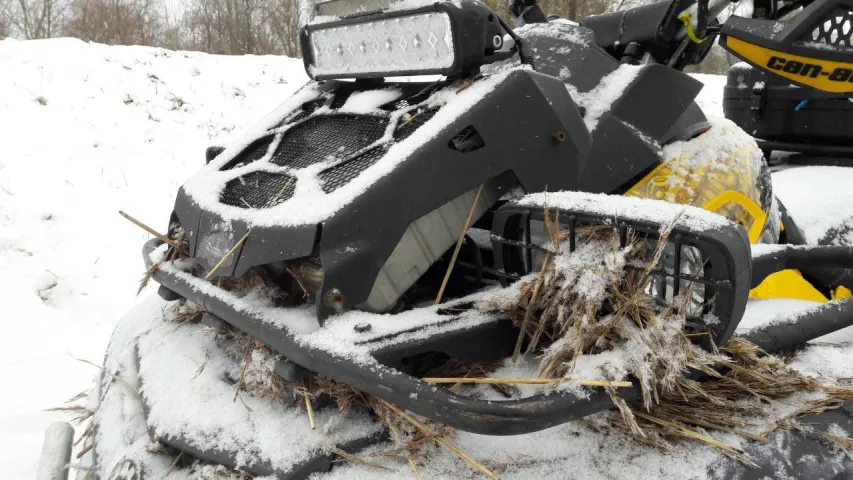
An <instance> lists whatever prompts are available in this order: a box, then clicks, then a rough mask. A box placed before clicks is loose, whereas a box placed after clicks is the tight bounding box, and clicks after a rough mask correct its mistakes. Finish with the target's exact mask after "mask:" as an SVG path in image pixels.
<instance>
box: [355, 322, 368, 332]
mask: <svg viewBox="0 0 853 480" xmlns="http://www.w3.org/2000/svg"><path fill="white" fill-rule="evenodd" d="M372 328H373V325H371V324H369V323H367V322H363V323H357V324H356V325H355V327H354V330H355V331H356V332H358V333H365V332H369V331H370V329H372Z"/></svg>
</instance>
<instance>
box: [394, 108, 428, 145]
mask: <svg viewBox="0 0 853 480" xmlns="http://www.w3.org/2000/svg"><path fill="white" fill-rule="evenodd" d="M437 111H438V109H437V108H429V109H426V110H421V111H419V112H415V113H412V114H410V115H409V116H408V117H407V116H406V115H403V118H401V119H400V123H398V124H397V128H396V129H395V130H394V140H403V139H405V138H407V137H408V136H409V135H411V134H412V133H414V132H415V130H417V129H418V128H420V127H421V126H422V125H423V124H425V123H426V122H427V121H428V120H429V119H431V118H432V117H433V116H435V112H437Z"/></svg>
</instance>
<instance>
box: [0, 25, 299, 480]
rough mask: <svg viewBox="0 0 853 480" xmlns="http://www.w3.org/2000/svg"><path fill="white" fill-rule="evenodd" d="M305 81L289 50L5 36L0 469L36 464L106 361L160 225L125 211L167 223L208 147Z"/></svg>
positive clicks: (0, 100) (16, 473) (0, 77)
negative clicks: (48, 436)
mask: <svg viewBox="0 0 853 480" xmlns="http://www.w3.org/2000/svg"><path fill="white" fill-rule="evenodd" d="M306 80H307V77H306V76H305V74H304V72H303V67H302V62H301V61H300V60H296V59H290V58H281V57H272V56H266V57H253V56H248V57H225V56H213V55H206V54H201V53H189V52H187V53H185V52H170V51H166V50H162V49H155V48H147V47H107V46H103V45H95V44H86V43H84V42H81V41H78V40H72V39H56V40H46V41H27V42H21V41H14V40H5V41H0V272H2V275H0V305H2V312H3V315H2V319H3V334H2V335H0V378H3V384H4V387H3V388H2V391H3V395H2V396H0V464H2V465H3V473H2V474H0V477H2V478H8V479H18V478H32V477H33V475H34V472H35V464H36V462H37V459H38V455H39V450H40V448H41V441H42V431H43V429H44V428H45V427H46V426H47V425H49V424H50V423H51V422H53V421H56V420H61V419H64V418H65V415H63V414H61V413H48V412H44V409H47V408H52V407H56V406H59V405H60V404H61V403H62V402H63V401H64V400H66V399H67V398H69V397H71V396H73V395H75V394H76V393H78V392H79V391H81V390H82V389H84V388H88V387H89V386H90V385H91V383H92V378H93V377H94V375H95V374H96V373H97V369H96V368H95V367H93V366H91V365H88V364H86V363H83V362H79V361H76V360H74V359H73V358H72V355H73V356H74V357H78V358H81V359H85V360H88V361H92V362H94V363H95V364H98V365H100V364H101V362H102V360H103V352H104V350H105V348H106V343H107V341H108V340H109V335H110V333H111V331H112V329H113V327H114V326H115V322H116V320H117V319H118V318H120V317H121V316H122V314H123V313H124V312H125V311H126V310H128V309H129V308H131V307H132V306H133V305H134V304H135V303H136V302H137V296H136V289H137V286H138V282H139V279H140V278H141V275H142V273H143V265H142V258H141V250H140V248H141V245H142V243H143V242H144V241H145V240H146V239H147V238H149V237H150V236H149V235H148V234H146V233H145V232H143V231H142V230H140V229H139V228H138V227H136V226H134V225H132V224H130V223H129V222H127V221H126V220H124V219H123V218H121V217H120V216H119V215H118V210H119V209H121V210H124V211H126V212H128V213H130V214H131V215H133V216H135V217H137V218H139V219H140V220H142V221H143V222H146V223H148V224H150V225H151V226H152V227H154V228H155V229H158V230H164V229H165V227H166V225H165V223H166V221H167V220H168V215H169V212H170V209H171V207H172V204H173V202H174V196H175V193H176V192H177V188H178V186H179V185H180V184H181V183H183V181H184V180H185V179H186V178H187V177H188V176H189V175H190V174H191V173H192V172H193V171H195V170H196V169H198V168H199V167H201V166H202V165H203V164H204V150H205V148H206V147H207V146H208V145H213V144H219V143H222V142H226V141H228V140H229V139H230V138H232V137H233V136H236V135H239V134H240V133H241V132H242V131H243V130H245V129H246V128H248V127H251V125H252V124H253V123H254V122H255V121H256V120H257V119H259V118H260V117H261V116H263V115H264V114H265V113H267V112H268V111H270V110H271V109H272V108H273V107H275V105H277V104H278V103H280V102H281V101H282V100H283V99H284V98H286V97H287V96H288V95H290V94H291V93H292V92H293V91H295V90H296V89H297V88H298V87H299V86H301V85H302V84H303V83H304V82H305V81H306ZM151 288H152V287H149V289H151ZM151 291H153V290H151ZM148 293H151V292H148ZM144 295H146V294H145V293H143V296H144Z"/></svg>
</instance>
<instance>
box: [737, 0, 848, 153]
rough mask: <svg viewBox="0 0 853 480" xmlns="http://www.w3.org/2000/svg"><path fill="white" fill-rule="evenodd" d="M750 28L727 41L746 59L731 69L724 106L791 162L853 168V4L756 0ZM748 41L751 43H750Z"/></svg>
mask: <svg viewBox="0 0 853 480" xmlns="http://www.w3.org/2000/svg"><path fill="white" fill-rule="evenodd" d="M753 10H754V11H753V18H751V19H745V18H733V19H732V21H731V22H727V23H726V25H725V26H724V27H723V32H725V31H726V29H729V28H739V29H741V30H742V31H744V29H745V28H746V27H747V26H748V27H750V31H749V36H748V37H743V39H740V38H738V36H737V35H735V36H733V37H731V39H730V40H726V37H725V35H724V36H723V39H724V40H723V41H722V42H721V45H722V46H723V47H725V48H726V49H728V50H729V51H730V52H731V53H733V54H734V55H736V56H737V57H739V58H741V59H742V60H744V62H745V63H739V64H737V65H735V66H733V67H732V68H731V69H730V70H729V75H728V82H727V85H726V88H725V94H724V95H725V97H724V101H723V108H724V111H725V115H726V117H727V118H730V119H731V120H733V121H734V122H735V123H737V124H738V125H739V126H741V127H742V128H743V129H744V130H746V131H747V132H749V133H750V134H752V135H753V136H755V137H756V138H757V141H758V144H759V146H761V148H762V150H763V151H764V152H765V156H766V157H767V158H768V160H770V159H771V153H772V152H774V151H779V152H792V153H797V154H800V155H794V156H793V157H789V156H782V157H781V158H780V160H788V163H807V164H811V165H815V164H824V165H846V166H849V165H850V159H851V158H853V137H852V136H851V135H850V131H849V128H848V127H847V125H848V124H849V123H850V121H851V119H853V100H851V99H850V98H851V97H853V82H851V76H853V74H851V71H853V70H851V65H853V36H851V35H853V34H851V28H853V26H851V25H853V24H851V22H853V6H851V4H850V3H845V2H839V3H836V2H831V1H829V2H828V1H786V2H781V3H779V2H755V6H754V9H753ZM744 40H746V41H744Z"/></svg>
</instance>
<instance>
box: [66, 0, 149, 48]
mask: <svg viewBox="0 0 853 480" xmlns="http://www.w3.org/2000/svg"><path fill="white" fill-rule="evenodd" d="M160 33H161V32H160V22H159V17H158V13H157V11H156V8H155V5H154V2H153V0H71V4H70V8H69V11H68V19H67V22H66V23H65V26H64V34H66V35H69V36H72V37H77V38H80V39H83V40H88V41H93V42H98V43H107V44H121V45H157V44H158V43H159V42H160V41H161V36H160Z"/></svg>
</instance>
